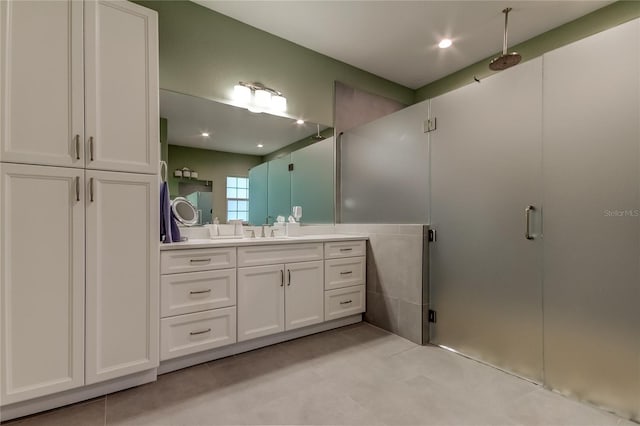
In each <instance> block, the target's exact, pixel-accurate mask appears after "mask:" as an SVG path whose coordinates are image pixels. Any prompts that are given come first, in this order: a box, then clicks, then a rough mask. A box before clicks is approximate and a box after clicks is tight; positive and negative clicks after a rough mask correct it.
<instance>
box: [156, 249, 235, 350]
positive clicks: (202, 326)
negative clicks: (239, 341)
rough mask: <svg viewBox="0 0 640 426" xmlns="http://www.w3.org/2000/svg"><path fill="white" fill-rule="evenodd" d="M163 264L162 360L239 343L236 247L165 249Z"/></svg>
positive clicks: (161, 268) (161, 299)
mask: <svg viewBox="0 0 640 426" xmlns="http://www.w3.org/2000/svg"><path fill="white" fill-rule="evenodd" d="M160 263H161V266H160V270H161V271H162V276H161V283H160V285H161V290H160V306H161V317H162V319H161V320H160V359H161V360H168V359H172V358H177V357H181V356H184V355H189V354H193V353H196V352H202V351H204V350H208V349H213V348H217V347H220V346H226V345H230V344H232V343H235V342H236V306H235V305H236V268H235V266H236V248H235V247H221V248H200V249H186V250H165V251H163V252H162V254H161V262H160ZM156 318H157V317H156Z"/></svg>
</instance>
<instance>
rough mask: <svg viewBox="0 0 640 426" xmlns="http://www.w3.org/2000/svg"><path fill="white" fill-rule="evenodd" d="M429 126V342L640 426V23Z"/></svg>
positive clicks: (461, 97)
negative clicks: (432, 317) (433, 318)
mask: <svg viewBox="0 0 640 426" xmlns="http://www.w3.org/2000/svg"><path fill="white" fill-rule="evenodd" d="M431 114H432V116H435V117H437V122H438V129H437V130H436V131H435V132H433V133H432V135H431V139H430V144H431V145H430V146H431V154H432V155H431V188H432V192H431V224H432V226H433V227H434V228H435V229H437V231H438V237H439V238H438V241H437V242H436V243H434V244H433V245H432V246H431V248H430V250H431V301H430V303H431V305H432V306H433V309H435V310H436V311H437V322H436V323H434V324H433V325H432V327H431V331H432V342H433V343H435V344H439V345H443V346H447V347H450V348H453V349H455V350H458V351H460V352H462V353H465V354H468V355H470V356H472V357H476V358H478V359H482V360H484V361H487V362H489V363H491V364H494V365H496V366H499V367H501V368H504V369H506V370H509V371H512V372H514V373H517V374H520V375H522V376H524V377H527V378H530V379H533V380H535V381H537V382H541V383H544V384H545V385H546V386H548V387H549V388H552V389H556V390H558V391H560V392H563V393H566V394H570V395H573V396H575V397H577V398H578V399H581V400H584V401H589V402H592V403H594V404H597V405H602V406H605V407H608V408H611V409H614V410H615V411H617V412H619V413H620V414H623V415H625V416H628V417H633V418H635V419H638V418H640V370H639V368H640V308H639V306H640V221H639V215H640V213H639V212H640V21H639V20H636V21H632V22H629V23H626V24H623V25H621V26H619V27H616V28H614V29H611V30H608V31H605V32H602V33H599V34H596V35H594V36H591V37H589V38H587V39H584V40H581V41H578V42H576V43H573V44H571V45H568V46H565V47H562V48H560V49H557V50H555V51H552V52H549V53H547V54H545V55H544V56H543V57H542V58H538V59H535V60H531V61H529V62H526V63H523V64H521V65H518V66H517V67H515V68H513V69H511V70H508V71H504V72H503V73H501V74H498V75H496V76H493V77H491V78H488V79H486V80H484V81H482V82H481V83H480V84H475V85H472V86H467V87H464V88H462V89H459V90H456V91H454V92H451V93H448V94H445V95H443V96H440V97H437V98H435V99H432V100H431Z"/></svg>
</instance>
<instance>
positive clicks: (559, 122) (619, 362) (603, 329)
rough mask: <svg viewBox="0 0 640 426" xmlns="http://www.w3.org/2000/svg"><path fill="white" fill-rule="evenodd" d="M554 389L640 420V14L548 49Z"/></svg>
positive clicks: (548, 295) (549, 313) (548, 349)
mask: <svg viewBox="0 0 640 426" xmlns="http://www.w3.org/2000/svg"><path fill="white" fill-rule="evenodd" d="M543 123H544V127H543V135H544V147H543V152H544V158H543V168H544V205H545V211H544V311H545V312H544V315H545V321H544V348H545V360H544V371H545V381H546V384H547V385H548V386H550V387H551V388H553V389H557V390H559V391H561V392H566V393H570V394H572V395H574V396H576V397H578V398H580V399H582V400H586V401H590V402H592V403H595V404H596V405H604V406H607V407H611V408H615V409H616V410H617V411H618V412H620V413H622V414H625V415H629V416H632V417H634V418H635V419H639V418H640V407H639V404H640V377H639V374H638V367H639V364H640V329H639V328H638V325H639V324H640V308H639V306H640V273H639V271H638V264H639V259H640V240H639V236H640V218H639V217H638V212H639V211H640V210H638V209H640V181H639V179H638V176H639V174H640V167H639V164H640V129H639V123H640V20H635V21H632V22H629V23H626V24H624V25H621V26H619V27H616V28H613V29H610V30H607V31H604V32H602V33H599V34H596V35H594V36H591V37H589V38H587V39H584V40H580V41H578V42H576V43H573V44H571V45H568V46H565V47H562V48H560V49H558V50H555V51H553V52H549V53H547V54H545V55H544V121H543Z"/></svg>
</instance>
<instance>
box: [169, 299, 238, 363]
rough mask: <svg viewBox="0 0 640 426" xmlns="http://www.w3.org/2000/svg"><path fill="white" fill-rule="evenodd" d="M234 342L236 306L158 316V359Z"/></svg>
mask: <svg viewBox="0 0 640 426" xmlns="http://www.w3.org/2000/svg"><path fill="white" fill-rule="evenodd" d="M235 342H236V308H235V307H232V308H221V309H212V310H210V311H204V312H198V313H195V314H187V315H179V316H177V317H171V318H163V319H161V320H160V360H161V361H164V360H166V359H171V358H176V357H179V356H183V355H189V354H192V353H196V352H200V351H205V350H208V349H213V348H217V347H220V346H225V345H230V344H232V343H235Z"/></svg>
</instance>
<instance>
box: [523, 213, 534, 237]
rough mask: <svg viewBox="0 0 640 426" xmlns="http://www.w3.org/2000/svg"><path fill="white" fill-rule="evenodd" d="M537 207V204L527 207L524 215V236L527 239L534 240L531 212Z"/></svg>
mask: <svg viewBox="0 0 640 426" xmlns="http://www.w3.org/2000/svg"><path fill="white" fill-rule="evenodd" d="M535 209H536V208H535V206H527V208H526V209H524V216H525V219H526V220H525V230H524V237H525V238H526V239H527V240H533V239H534V237H533V235H531V212H532V211H534V210H535Z"/></svg>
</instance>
